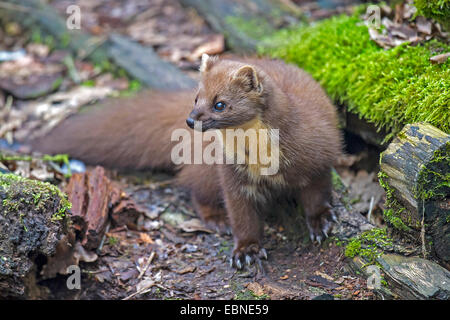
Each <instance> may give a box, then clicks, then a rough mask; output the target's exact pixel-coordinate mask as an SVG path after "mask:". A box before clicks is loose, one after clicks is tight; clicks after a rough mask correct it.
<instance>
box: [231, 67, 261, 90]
mask: <svg viewBox="0 0 450 320" xmlns="http://www.w3.org/2000/svg"><path fill="white" fill-rule="evenodd" d="M233 80H234V81H239V82H240V84H241V85H242V86H243V87H244V88H245V89H246V91H252V90H255V91H257V92H258V93H261V92H262V90H263V87H262V83H261V82H260V81H259V78H258V74H257V73H256V70H255V69H254V68H253V67H252V66H243V67H241V68H239V70H238V71H236V73H235V74H234V76H233Z"/></svg>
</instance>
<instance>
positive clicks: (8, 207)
mask: <svg viewBox="0 0 450 320" xmlns="http://www.w3.org/2000/svg"><path fill="white" fill-rule="evenodd" d="M0 192H1V193H4V197H5V199H3V200H2V206H3V214H4V215H6V214H10V213H19V214H22V213H21V212H20V211H21V209H22V208H23V207H27V206H30V205H33V206H34V207H35V208H36V210H42V208H43V207H44V206H45V204H46V202H47V201H50V200H52V199H53V198H57V199H59V205H58V206H57V209H56V210H55V212H54V213H53V214H52V217H51V219H52V221H58V220H62V219H64V217H65V215H66V213H67V212H68V210H70V208H71V207H72V204H71V203H70V202H69V201H68V200H67V196H66V195H65V194H64V193H62V192H61V191H60V190H59V189H58V188H57V187H56V186H54V185H52V184H50V183H47V182H41V181H37V180H30V179H26V178H23V177H20V176H17V175H14V174H10V173H9V174H2V173H0ZM20 194H21V195H22V196H20ZM30 199H33V201H32V202H33V203H30V202H31V200H30ZM20 218H21V219H22V218H23V217H22V216H20Z"/></svg>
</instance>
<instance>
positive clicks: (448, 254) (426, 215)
mask: <svg viewBox="0 0 450 320" xmlns="http://www.w3.org/2000/svg"><path fill="white" fill-rule="evenodd" d="M380 170H381V173H380V182H381V184H382V186H383V187H384V188H385V190H386V195H387V206H388V208H389V209H390V212H389V215H388V216H387V218H388V219H387V220H390V222H391V225H393V226H394V227H396V228H397V229H398V230H399V231H400V232H403V233H405V234H406V233H410V234H412V235H413V237H414V238H416V239H417V240H419V242H420V243H421V244H422V245H423V251H424V254H426V251H428V250H429V248H428V247H431V250H432V253H435V255H436V256H437V257H438V258H439V259H440V260H441V261H442V262H443V263H444V264H447V265H448V264H449V263H450V224H449V220H450V135H449V134H446V133H445V132H443V131H441V130H439V129H437V128H435V127H434V126H432V125H430V124H427V123H415V124H408V125H406V126H405V127H404V128H403V130H402V131H401V132H400V133H399V134H398V136H397V137H396V138H395V139H394V140H393V141H392V142H391V143H390V144H389V146H388V148H387V149H386V151H384V152H383V153H382V154H381V158H380ZM430 244H431V246H430Z"/></svg>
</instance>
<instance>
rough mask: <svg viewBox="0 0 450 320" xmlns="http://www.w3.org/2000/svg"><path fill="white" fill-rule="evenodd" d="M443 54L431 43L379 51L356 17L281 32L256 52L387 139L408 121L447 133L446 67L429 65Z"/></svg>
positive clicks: (445, 47) (449, 115)
mask: <svg viewBox="0 0 450 320" xmlns="http://www.w3.org/2000/svg"><path fill="white" fill-rule="evenodd" d="M449 50H450V46H449V45H447V44H444V43H441V42H438V41H436V40H433V41H430V42H427V43H425V44H423V45H418V46H414V47H413V46H409V45H408V44H404V45H401V46H398V47H396V48H394V49H391V50H383V49H382V48H380V47H378V46H377V45H376V44H375V43H374V42H373V41H371V40H370V37H369V33H368V30H367V27H366V26H365V25H364V24H363V23H362V21H361V20H360V18H359V17H358V16H357V15H353V16H350V17H349V16H338V17H333V18H331V19H327V20H323V21H321V22H318V23H317V24H315V25H312V26H309V27H303V28H297V29H291V30H282V31H280V32H279V33H277V34H275V35H273V36H271V37H269V38H267V40H265V41H264V42H263V45H262V46H261V47H260V52H261V53H264V54H269V55H271V56H272V57H277V58H281V59H283V60H285V61H287V62H291V63H294V64H296V65H298V66H299V67H301V68H303V69H305V70H306V71H308V72H309V73H310V74H311V75H312V76H313V77H314V78H315V79H317V80H318V81H319V82H320V83H321V84H322V86H323V87H324V88H325V90H326V91H327V93H328V95H329V96H330V97H331V98H332V99H333V100H335V101H337V102H340V103H343V104H345V105H347V106H348V108H349V111H351V112H353V113H356V114H358V115H359V116H360V117H361V118H364V119H365V120H367V121H369V122H371V123H374V124H375V125H376V127H377V128H383V129H385V130H386V131H387V132H388V133H389V134H388V137H387V139H389V138H391V137H393V136H394V135H395V134H396V133H398V132H399V131H400V130H401V128H402V127H403V126H404V125H405V124H406V123H413V122H421V121H423V122H429V123H431V124H433V125H435V126H436V127H438V128H440V129H441V130H443V131H445V132H449V131H450V113H449V112H448V106H449V105H450V94H449V91H450V81H449V79H450V68H449V66H450V62H448V61H447V62H446V63H443V64H436V65H434V64H431V63H430V62H429V58H430V57H431V56H432V55H434V54H435V52H437V51H449Z"/></svg>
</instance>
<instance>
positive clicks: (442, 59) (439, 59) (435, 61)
mask: <svg viewBox="0 0 450 320" xmlns="http://www.w3.org/2000/svg"><path fill="white" fill-rule="evenodd" d="M448 57H450V52H447V53H443V54H438V55H436V56H432V57H431V58H430V61H431V63H433V64H441V63H444V62H445V61H447V59H448Z"/></svg>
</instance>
